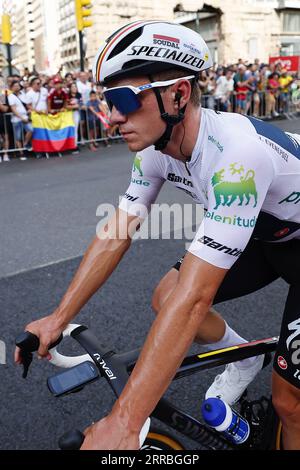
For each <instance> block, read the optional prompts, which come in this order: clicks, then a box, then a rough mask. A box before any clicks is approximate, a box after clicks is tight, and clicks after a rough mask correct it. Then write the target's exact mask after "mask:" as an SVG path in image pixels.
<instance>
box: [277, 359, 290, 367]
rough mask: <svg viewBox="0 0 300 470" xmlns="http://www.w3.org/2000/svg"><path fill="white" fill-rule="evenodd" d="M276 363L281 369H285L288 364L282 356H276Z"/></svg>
mask: <svg viewBox="0 0 300 470" xmlns="http://www.w3.org/2000/svg"><path fill="white" fill-rule="evenodd" d="M277 364H278V366H279V367H280V369H283V370H285V369H287V366H288V365H287V362H286V360H285V359H284V357H282V356H278V358H277Z"/></svg>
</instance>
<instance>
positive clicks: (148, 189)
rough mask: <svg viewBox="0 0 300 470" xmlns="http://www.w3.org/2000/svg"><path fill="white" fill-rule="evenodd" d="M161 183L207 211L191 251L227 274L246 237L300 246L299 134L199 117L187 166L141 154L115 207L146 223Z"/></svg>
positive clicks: (229, 118) (218, 116)
mask: <svg viewBox="0 0 300 470" xmlns="http://www.w3.org/2000/svg"><path fill="white" fill-rule="evenodd" d="M165 181H169V182H170V183H171V184H172V185H174V186H176V187H177V188H179V189H182V190H184V191H185V192H187V193H188V194H189V195H190V196H191V197H192V198H193V199H194V200H195V201H196V202H197V203H202V204H203V205H204V208H205V209H206V212H205V217H204V219H203V221H202V223H201V225H200V227H199V230H198V232H197V234H196V236H195V238H194V240H193V242H192V244H191V245H190V248H189V251H190V252H191V253H193V254H194V255H196V256H198V257H199V258H201V259H203V260H205V261H207V262H209V263H211V264H213V265H215V266H218V267H221V268H225V269H229V268H230V267H231V266H232V265H233V264H234V262H235V261H236V260H237V258H238V257H239V256H240V255H241V253H242V252H243V250H244V248H245V247H246V245H247V243H248V241H249V239H250V238H251V236H253V237H255V238H257V239H259V240H264V241H269V242H282V241H287V240H290V239H291V238H300V135H298V134H290V133H286V132H283V131H282V130H280V129H278V128H277V127H274V126H272V125H270V124H268V123H265V122H263V121H261V120H259V119H255V118H251V117H246V116H242V115H240V114H235V113H221V112H215V111H212V110H208V109H202V111H201V124H200V129H199V134H198V138H197V142H196V145H195V148H194V150H193V153H192V156H191V160H190V161H189V162H188V163H186V164H185V163H184V162H181V161H179V160H176V159H174V158H172V157H170V156H168V155H165V154H162V153H161V152H159V151H155V150H154V147H149V148H147V149H145V150H143V151H142V152H139V153H138V154H137V155H136V157H135V160H134V164H133V169H132V178H131V183H130V186H129V188H128V189H127V191H126V193H125V196H124V197H123V198H122V200H121V202H120V206H119V207H120V208H121V209H123V210H125V211H127V212H128V213H130V214H133V215H139V216H142V217H145V216H146V213H147V210H148V211H149V210H150V209H151V204H153V203H154V201H155V199H156V197H157V195H158V193H159V191H160V189H161V186H162V185H163V183H164V182H165ZM141 205H143V206H145V207H146V208H147V210H145V211H144V212H143V210H142V209H141V207H142V206H141Z"/></svg>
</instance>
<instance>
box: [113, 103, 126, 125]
mask: <svg viewBox="0 0 300 470" xmlns="http://www.w3.org/2000/svg"><path fill="white" fill-rule="evenodd" d="M126 120H127V116H126V114H122V113H120V111H118V110H117V108H116V107H115V106H113V108H112V111H111V115H110V121H111V123H112V124H113V125H115V124H121V123H123V122H125V121H126Z"/></svg>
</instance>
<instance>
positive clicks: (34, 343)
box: [16, 323, 92, 368]
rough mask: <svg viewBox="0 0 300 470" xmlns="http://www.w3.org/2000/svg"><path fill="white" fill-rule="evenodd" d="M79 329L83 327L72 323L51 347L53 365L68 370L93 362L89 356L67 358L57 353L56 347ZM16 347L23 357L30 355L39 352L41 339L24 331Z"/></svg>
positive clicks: (17, 339) (18, 338) (17, 340)
mask: <svg viewBox="0 0 300 470" xmlns="http://www.w3.org/2000/svg"><path fill="white" fill-rule="evenodd" d="M79 327H81V325H76V324H75V323H74V324H71V323H70V324H69V325H68V326H67V328H66V329H65V330H64V331H63V333H62V334H61V335H60V337H59V338H58V339H57V340H56V341H55V342H54V343H52V344H50V345H49V353H50V355H51V359H50V360H49V362H51V364H53V365H55V366H57V367H63V368H68V367H73V366H77V365H78V364H81V362H84V361H91V360H92V359H91V357H90V355H89V354H83V355H80V356H65V355H63V354H60V353H59V352H58V351H57V348H56V347H57V346H58V345H59V344H60V343H61V342H62V340H63V338H65V337H68V336H71V334H72V332H73V331H74V330H75V329H76V328H79ZM16 345H17V346H18V347H19V348H20V349H21V351H22V353H23V354H22V355H24V353H25V354H26V353H27V354H28V353H32V352H34V351H37V350H38V349H39V346H40V341H39V338H38V337H37V336H36V335H34V334H33V333H30V331H23V333H21V334H20V335H19V336H18V337H17V338H16Z"/></svg>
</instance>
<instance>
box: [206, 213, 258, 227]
mask: <svg viewBox="0 0 300 470" xmlns="http://www.w3.org/2000/svg"><path fill="white" fill-rule="evenodd" d="M204 217H205V218H206V219H210V220H214V221H215V222H219V223H222V224H228V225H235V226H237V227H244V228H248V227H255V224H256V221H257V217H255V216H254V217H252V218H251V219H247V218H244V217H239V216H237V215H233V216H229V215H220V214H218V213H216V212H214V211H212V212H209V211H206V213H205V216H204Z"/></svg>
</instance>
